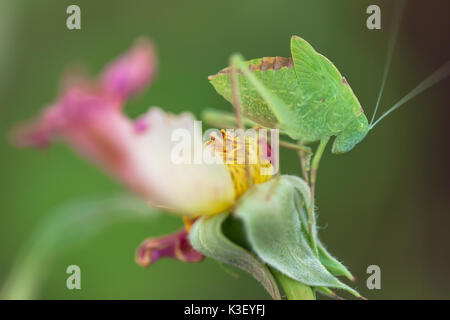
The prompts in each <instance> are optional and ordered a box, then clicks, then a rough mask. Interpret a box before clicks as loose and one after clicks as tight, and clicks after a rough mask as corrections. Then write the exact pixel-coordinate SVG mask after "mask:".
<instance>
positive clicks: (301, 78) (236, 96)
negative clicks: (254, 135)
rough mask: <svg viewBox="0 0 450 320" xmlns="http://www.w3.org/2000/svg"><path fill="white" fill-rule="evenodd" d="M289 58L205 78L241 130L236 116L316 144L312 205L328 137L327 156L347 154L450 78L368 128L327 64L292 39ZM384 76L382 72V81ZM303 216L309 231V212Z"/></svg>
mask: <svg viewBox="0 0 450 320" xmlns="http://www.w3.org/2000/svg"><path fill="white" fill-rule="evenodd" d="M392 47H393V46H392ZM390 53H391V54H392V52H390ZM291 54H292V57H290V58H283V57H264V58H259V59H253V60H249V61H244V59H243V57H242V56H241V55H239V54H234V55H233V56H232V57H231V59H230V66H229V67H227V68H225V69H222V70H221V71H219V73H217V74H216V75H213V76H210V77H209V80H210V82H211V84H212V85H213V86H214V88H215V89H216V91H217V92H218V93H219V94H220V95H222V96H223V97H224V98H225V99H226V100H228V101H230V102H231V103H232V104H233V106H234V108H235V115H236V122H237V123H238V126H239V127H242V126H243V119H241V118H240V112H241V111H242V113H243V115H244V116H246V117H247V118H248V119H250V120H252V121H253V122H255V123H256V124H258V125H262V126H265V127H269V128H278V129H279V130H280V132H281V133H284V134H287V135H288V136H289V137H290V138H292V139H294V140H298V141H300V143H301V144H302V145H304V144H308V143H312V142H315V141H320V144H319V146H318V148H317V151H316V152H315V155H314V158H313V160H312V164H311V173H310V186H311V197H312V201H313V203H314V189H315V182H316V172H317V169H318V166H319V162H320V158H321V156H322V154H323V152H324V150H325V147H326V145H327V143H328V141H329V140H330V138H331V137H332V136H335V137H336V138H335V139H334V142H333V147H332V152H333V153H335V154H340V153H345V152H348V151H350V150H352V149H353V147H354V146H355V145H356V144H358V143H359V142H360V141H361V140H363V139H364V138H365V136H366V135H367V133H368V132H369V131H370V130H371V129H372V128H373V127H374V126H375V125H376V124H377V123H378V122H379V121H380V120H381V119H383V118H384V117H385V116H386V115H388V114H389V113H390V112H392V111H393V110H395V109H397V108H398V107H400V105H402V104H404V103H406V102H407V101H408V100H410V99H411V98H413V97H414V96H416V95H418V94H419V93H420V92H422V91H424V90H425V89H427V88H429V87H430V86H432V85H433V84H435V83H437V82H438V81H440V80H442V79H444V78H445V77H447V76H448V75H449V74H450V63H449V62H447V63H446V64H445V65H444V66H443V67H441V68H440V69H438V70H437V71H436V72H435V73H434V74H432V75H431V76H430V77H429V78H427V79H426V80H424V81H423V82H422V83H421V84H419V85H418V86H417V87H416V88H415V89H413V90H412V91H411V92H410V93H409V94H408V95H406V96H405V97H404V98H402V99H401V100H400V101H399V102H398V103H396V104H395V105H394V106H393V107H391V108H390V109H389V110H387V111H386V112H385V113H384V114H383V115H382V116H381V117H380V118H379V119H378V120H376V121H375V122H374V117H372V121H371V123H370V124H369V122H368V120H367V118H366V116H365V114H364V110H363V108H362V107H361V104H360V103H359V101H358V99H357V97H356V96H355V94H354V93H353V91H352V89H351V87H350V85H349V84H348V82H347V80H346V79H345V78H344V77H343V76H342V75H341V74H340V72H339V71H338V70H337V68H336V67H335V66H334V64H333V63H332V62H331V61H329V60H328V59H327V58H326V57H324V56H323V55H321V54H320V53H318V52H316V51H315V50H314V48H313V47H312V46H311V45H310V44H309V43H308V42H307V41H305V40H303V39H302V38H300V37H298V36H293V37H292V38H291ZM388 61H390V59H389V60H388ZM388 66H389V64H387V67H388ZM385 71H387V70H385ZM386 75H387V72H385V76H384V78H386ZM384 81H385V79H384V80H383V86H384ZM382 89H383V87H382ZM382 89H381V91H380V96H379V99H378V102H377V106H376V109H377V108H378V103H379V100H380V97H381V92H382ZM374 116H375V113H374ZM244 121H245V119H244ZM303 165H304V163H303V161H302V166H303ZM304 172H305V170H304ZM304 175H305V174H304ZM305 179H306V180H307V176H305ZM308 216H309V217H308V218H309V219H308V220H309V227H310V230H312V229H313V227H314V225H315V218H314V213H313V212H312V210H311V212H308ZM313 245H314V244H313Z"/></svg>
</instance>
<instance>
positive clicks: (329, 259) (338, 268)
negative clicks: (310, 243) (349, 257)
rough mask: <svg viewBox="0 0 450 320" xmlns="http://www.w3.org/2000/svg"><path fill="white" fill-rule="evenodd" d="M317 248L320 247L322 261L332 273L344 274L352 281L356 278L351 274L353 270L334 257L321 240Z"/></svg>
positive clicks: (336, 274)
mask: <svg viewBox="0 0 450 320" xmlns="http://www.w3.org/2000/svg"><path fill="white" fill-rule="evenodd" d="M317 248H318V249H319V259H320V262H322V264H323V265H324V266H325V268H327V270H328V271H329V272H331V274H333V275H335V276H344V277H346V278H347V279H349V280H351V281H354V280H355V277H354V276H353V275H352V274H351V272H350V271H349V270H348V269H347V268H346V267H345V266H344V265H343V264H342V263H341V262H339V261H338V260H337V259H336V258H335V257H333V256H332V255H331V254H330V253H329V252H328V251H327V249H326V248H325V247H324V245H323V244H322V243H321V242H320V241H319V243H318V244H317Z"/></svg>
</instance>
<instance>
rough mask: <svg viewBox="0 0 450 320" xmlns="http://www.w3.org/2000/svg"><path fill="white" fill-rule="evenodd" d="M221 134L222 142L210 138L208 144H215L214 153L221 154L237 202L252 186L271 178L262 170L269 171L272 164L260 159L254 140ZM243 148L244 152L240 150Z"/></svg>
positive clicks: (224, 132) (259, 152)
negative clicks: (231, 181)
mask: <svg viewBox="0 0 450 320" xmlns="http://www.w3.org/2000/svg"><path fill="white" fill-rule="evenodd" d="M221 132H222V141H220V143H218V140H219V139H217V138H216V137H212V138H211V141H210V143H215V144H216V146H215V151H216V152H217V153H221V154H222V159H223V161H224V163H225V165H226V167H227V169H228V172H229V173H230V175H231V179H232V180H233V184H234V190H235V199H236V200H237V199H238V198H239V197H240V196H241V195H242V194H243V193H244V192H245V191H247V190H248V189H249V188H250V187H251V186H252V185H253V184H256V183H263V182H266V181H267V180H269V179H270V178H271V175H268V174H266V173H267V172H263V170H264V169H270V168H271V166H272V164H271V163H270V161H269V159H266V158H263V157H262V152H261V150H260V148H259V143H258V140H257V139H256V138H254V137H249V136H245V140H244V139H242V138H241V139H239V138H238V137H236V136H235V135H232V134H230V135H227V132H226V131H225V130H222V131H221ZM244 141H245V142H244ZM243 148H245V151H243V150H242V149H243ZM247 163H248V164H247ZM247 170H248V171H247Z"/></svg>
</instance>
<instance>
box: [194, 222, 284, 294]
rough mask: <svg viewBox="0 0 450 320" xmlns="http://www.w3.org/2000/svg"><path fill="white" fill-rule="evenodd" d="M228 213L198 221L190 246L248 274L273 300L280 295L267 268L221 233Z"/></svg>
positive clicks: (195, 224)
mask: <svg viewBox="0 0 450 320" xmlns="http://www.w3.org/2000/svg"><path fill="white" fill-rule="evenodd" d="M228 216H229V213H222V214H219V215H215V216H211V217H202V218H200V219H198V220H197V221H196V222H195V223H194V225H193V226H192V229H191V231H190V232H189V239H190V241H191V245H192V246H193V247H194V249H195V250H197V251H198V252H200V253H201V254H203V255H205V256H207V257H210V258H213V259H216V260H218V261H220V262H224V263H228V264H231V265H234V266H236V267H239V268H241V269H242V270H244V271H247V272H248V273H250V274H251V275H252V276H253V277H254V278H255V279H256V280H258V281H259V282H260V283H261V285H262V286H263V287H264V288H265V289H266V290H267V292H268V293H269V294H270V295H271V296H272V298H273V299H275V300H280V299H281V295H280V292H279V291H278V287H277V284H276V282H275V280H274V278H273V276H272V274H271V273H270V271H269V269H268V268H267V266H265V265H264V263H262V262H261V261H260V260H259V259H258V258H256V257H255V256H254V255H253V254H251V253H250V252H248V251H247V250H245V249H243V248H241V247H240V246H238V245H236V244H235V243H233V242H232V241H230V240H229V239H228V238H227V237H225V235H224V234H223V232H222V224H223V222H224V221H225V219H226V218H227V217H228Z"/></svg>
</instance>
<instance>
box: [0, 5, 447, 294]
mask: <svg viewBox="0 0 450 320" xmlns="http://www.w3.org/2000/svg"><path fill="white" fill-rule="evenodd" d="M392 2H393V1H373V0H370V1H365V0H359V1H356V0H354V1H334V0H328V1H324V0H321V1H317V0H315V1H312V0H311V1H300V0H296V1H286V0H277V1H265V0H258V1H235V0H227V1H206V0H204V1H173V0H166V1H144V0H139V1H87V0H85V1H62V0H61V1H24V0H22V1H17V0H9V1H5V0H1V1H0V66H1V72H0V96H1V99H2V101H1V104H0V108H1V113H0V114H1V117H0V137H2V138H1V139H0V155H1V157H0V177H1V180H0V286H1V284H2V283H4V281H5V280H6V278H7V277H8V274H9V273H10V271H11V268H12V264H13V262H14V260H15V258H16V256H17V253H18V252H19V250H20V249H21V248H22V247H23V246H24V245H25V243H26V240H27V239H28V238H29V237H30V234H31V233H32V231H33V230H34V229H35V228H36V226H37V225H38V224H39V223H40V222H41V221H42V220H43V218H44V217H46V216H47V215H48V214H49V213H50V212H51V211H52V210H53V209H55V208H56V207H58V206H60V205H61V204H64V203H66V202H68V201H72V200H74V199H77V198H82V197H86V196H91V195H108V194H113V193H117V192H118V191H120V190H121V186H119V185H117V184H116V183H115V182H113V181H111V180H110V179H109V178H107V177H106V176H105V175H103V174H102V173H101V172H99V171H98V170H97V169H95V168H94V167H92V166H91V165H90V164H88V163H86V162H84V161H83V160H81V159H80V158H79V157H78V156H76V155H75V154H74V153H73V152H71V151H70V150H68V149H67V148H66V147H65V146H63V145H61V144H56V145H55V146H54V147H52V148H51V149H50V150H48V151H46V152H38V151H35V150H20V149H16V148H14V147H13V146H11V144H10V143H9V141H8V139H7V137H8V132H9V130H10V129H11V127H12V126H13V125H14V124H15V123H17V122H19V121H22V120H25V119H28V118H30V117H31V116H33V115H34V114H36V113H37V111H38V110H39V109H40V108H41V107H42V106H43V105H45V104H46V103H48V102H51V101H53V99H54V98H55V96H56V93H57V87H58V81H59V79H60V75H61V73H62V72H63V71H64V70H65V69H66V68H67V67H68V66H70V65H71V64H72V63H74V62H75V63H76V62H82V63H84V64H85V65H86V66H89V68H90V71H91V72H92V73H93V74H97V73H98V72H99V71H100V70H101V67H102V66H103V65H104V64H106V63H107V62H109V61H111V59H113V58H114V57H116V56H117V55H118V54H120V53H122V52H123V51H125V50H126V49H127V48H129V46H130V45H131V43H132V42H133V40H134V39H135V38H137V37H139V36H142V35H146V36H149V37H151V38H152V39H153V41H154V42H155V43H156V45H157V49H158V55H159V72H158V76H157V79H156V81H155V83H154V85H152V86H151V87H150V88H149V89H148V90H147V91H146V92H145V94H143V95H141V96H140V97H138V98H136V99H135V100H133V101H131V102H130V103H129V104H128V105H127V107H126V111H127V113H129V114H130V116H133V117H134V116H137V115H139V114H140V113H142V112H144V111H146V110H147V109H148V107H149V106H153V105H157V106H160V107H162V108H164V109H165V110H168V111H172V112H176V113H177V112H181V111H184V110H191V111H192V112H194V113H195V114H196V115H197V116H199V115H200V112H201V110H202V109H204V108H207V107H210V108H211V107H213V108H218V109H222V110H230V105H228V103H227V102H226V101H225V100H224V99H223V98H222V97H220V96H219V95H217V94H216V93H215V91H214V89H213V88H212V87H211V86H210V85H209V83H208V81H207V76H208V75H209V74H213V73H215V72H216V71H218V70H219V69H221V68H222V67H224V66H225V65H226V64H227V59H228V57H229V55H230V54H231V53H232V52H235V51H239V52H241V53H242V54H243V55H244V56H245V57H247V58H255V57H261V56H275V55H279V56H289V39H290V36H291V35H293V34H296V35H299V36H302V37H303V38H305V39H306V40H307V41H309V42H310V43H311V44H312V45H313V46H314V47H315V48H316V49H317V50H318V51H319V52H321V53H323V54H324V55H326V56H327V57H328V58H329V59H330V60H332V61H333V62H334V63H335V64H336V66H337V67H338V68H339V69H340V71H341V72H342V73H343V75H345V77H346V78H347V80H348V81H349V83H350V84H351V86H352V88H353V90H354V92H355V93H356V94H357V96H358V97H359V100H360V101H361V103H362V105H363V107H364V109H365V111H366V113H367V114H368V115H371V114H372V110H373V107H374V105H375V101H376V97H377V94H378V90H379V86H380V82H381V76H382V71H383V66H384V62H385V55H386V49H387V40H388V36H389V32H390V17H391V15H392ZM406 2H407V4H406V7H405V11H404V20H403V23H402V25H401V28H400V36H399V40H398V43H397V45H396V49H395V55H394V57H393V62H392V68H391V73H390V76H389V80H388V82H387V85H386V90H385V95H384V97H383V100H382V103H381V107H382V108H385V109H387V107H389V106H391V105H392V104H393V103H395V102H396V101H397V100H398V99H400V98H401V97H402V96H403V95H404V94H406V93H407V92H409V90H410V89H412V88H413V87H414V86H416V85H417V84H418V83H419V81H421V80H422V79H424V78H425V77H426V76H428V75H429V74H430V73H431V72H432V71H434V70H435V69H436V68H437V67H439V66H440V65H442V64H443V63H444V62H445V61H446V60H447V59H448V57H449V52H450V51H449V32H448V31H449V29H450V28H449V21H448V19H447V13H448V12H449V3H448V2H443V1H427V2H426V3H424V2H422V1H406ZM69 4H78V5H79V6H80V7H81V25H82V29H81V30H74V31H70V30H67V28H66V22H65V21H66V18H67V14H66V8H67V6H68V5H69ZM370 4H378V5H379V6H380V7H381V12H382V29H381V30H373V31H371V30H368V29H367V28H366V25H365V21H366V18H367V16H368V15H367V14H366V8H367V6H368V5H370ZM448 84H449V82H448V80H446V81H445V82H442V83H440V84H439V85H437V86H436V87H434V88H432V89H430V90H428V91H427V92H425V93H424V94H422V95H420V96H419V97H418V98H416V99H414V100H413V101H412V102H410V103H408V104H407V106H405V107H404V109H401V110H400V111H398V112H396V113H394V114H393V115H392V116H391V117H389V118H388V119H386V120H385V121H384V122H382V123H381V124H380V125H379V126H377V128H376V130H374V132H371V133H370V134H369V135H368V137H367V138H366V139H365V140H364V141H363V142H362V143H361V144H359V145H358V146H357V147H356V148H355V149H354V150H353V151H352V152H350V153H348V154H344V155H340V156H335V155H332V154H331V153H330V151H329V150H327V152H326V153H325V156H324V159H323V161H322V163H321V169H320V171H319V182H318V187H317V203H318V208H319V225H320V226H322V229H321V231H320V234H321V237H322V239H323V240H324V242H325V243H326V244H327V245H328V247H329V249H330V250H331V252H332V253H334V254H335V255H336V256H337V257H339V258H340V259H341V260H343V261H344V263H345V264H346V265H347V266H348V267H349V268H350V270H351V271H352V272H353V273H354V274H355V276H356V277H357V282H356V284H355V287H356V288H357V289H358V290H359V291H360V292H361V293H362V294H363V295H364V296H366V297H368V298H372V299H393V298H399V299H418V298H425V299H432V298H437V299H442V298H450V275H449V270H450V234H449V231H448V229H449V225H450V215H449V214H450V202H449V196H450V192H449V191H450V189H449V180H450V175H449V169H448V163H449V160H450V155H449V148H448V138H449V137H450V134H449V129H448V119H449V104H448V101H449V93H448V90H447V89H448ZM281 159H282V160H281V170H282V172H283V173H289V174H298V173H299V171H300V170H299V164H298V159H297V157H296V154H295V152H291V151H283V152H282V153H281ZM181 224H182V223H181V220H180V219H179V218H177V217H174V216H170V215H161V216H158V217H156V218H154V219H149V220H148V221H145V222H142V221H139V222H126V223H116V224H114V225H112V226H110V227H108V228H106V229H105V230H104V231H103V232H101V233H100V234H97V235H96V236H94V237H93V238H91V239H90V240H89V241H88V243H84V244H82V245H80V246H78V247H76V248H71V249H68V250H65V251H64V252H63V253H62V254H59V255H58V256H57V257H56V259H55V260H53V261H50V260H48V261H47V260H46V261H42V264H41V265H40V266H39V267H40V268H43V269H45V270H48V271H49V276H48V277H46V278H43V279H42V281H43V285H42V288H41V290H40V291H39V295H38V297H39V298H43V299H79V298H87V299H109V298H120V299H122V298H123V299H183V298H184V299H256V298H258V299H259V298H262V299H266V298H269V296H268V295H267V294H266V293H265V292H264V290H263V289H262V287H261V286H260V285H259V284H258V283H257V282H256V281H254V280H253V279H252V278H251V277H250V276H248V275H247V274H244V273H242V272H240V271H236V270H233V271H232V272H233V273H236V272H237V273H238V274H239V278H236V277H233V276H232V275H231V274H230V272H227V270H229V269H230V268H229V267H226V268H224V267H222V266H221V265H219V264H218V263H216V262H214V261H211V260H209V259H208V260H206V261H205V262H203V263H200V264H183V263H181V262H178V261H171V260H162V261H159V262H158V263H156V264H155V265H153V266H152V267H151V268H149V269H143V268H141V267H139V266H138V265H137V264H135V263H134V250H135V248H136V247H137V245H138V244H139V243H140V242H141V241H142V240H143V239H144V238H146V237H148V236H155V235H162V234H165V233H169V232H172V231H174V230H176V229H177V228H179V227H180V226H181ZM71 264H76V265H79V266H80V267H81V271H82V290H73V291H70V290H68V289H67V288H66V278H67V275H66V273H65V271H66V268H67V266H68V265H71ZM371 264H376V265H379V266H380V267H381V281H382V284H381V290H368V289H367V288H366V279H367V277H368V275H367V274H366V268H367V267H368V266H369V265H371Z"/></svg>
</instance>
